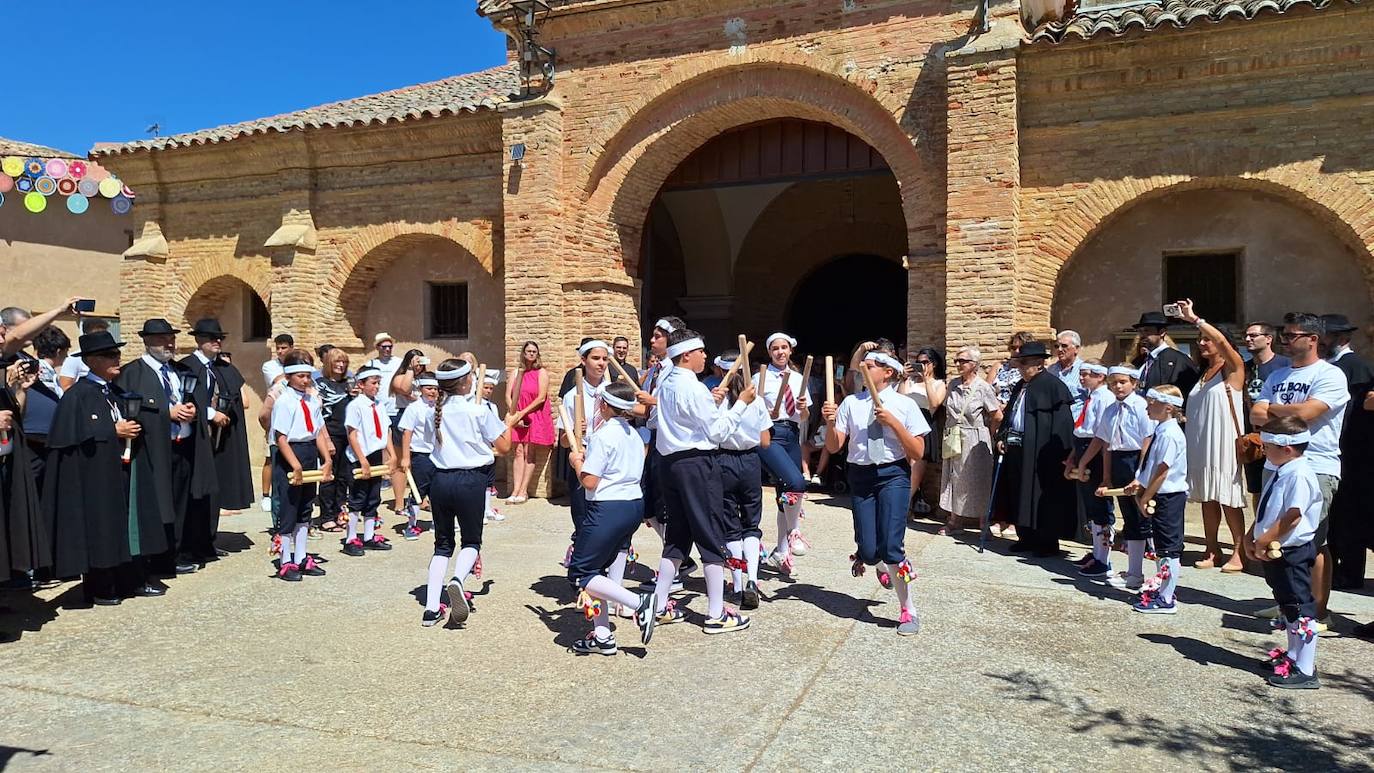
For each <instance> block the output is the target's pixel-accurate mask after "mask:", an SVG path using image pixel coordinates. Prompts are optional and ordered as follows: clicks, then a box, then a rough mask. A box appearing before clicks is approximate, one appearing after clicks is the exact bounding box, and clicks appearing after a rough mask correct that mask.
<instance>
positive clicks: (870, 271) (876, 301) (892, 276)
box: [787, 254, 907, 356]
mask: <svg viewBox="0 0 1374 773" xmlns="http://www.w3.org/2000/svg"><path fill="white" fill-rule="evenodd" d="M906 295H907V278H906V271H905V270H904V269H903V268H902V266H901V264H900V263H897V262H895V261H893V260H891V259H888V258H883V257H880V256H877V255H864V254H859V255H840V256H837V257H835V258H833V259H832V260H830V261H828V262H826V263H824V264H822V265H821V266H820V267H819V268H817V269H816V270H814V271H812V272H811V273H810V274H809V275H807V276H806V278H804V279H802V280H801V282H799V283H798V284H797V289H796V291H795V292H794V293H793V294H792V301H791V302H790V303H789V304H788V306H787V329H788V331H790V332H791V334H792V335H793V336H794V337H795V338H796V339H797V340H798V341H799V342H801V344H800V347H799V348H801V349H802V350H803V351H806V352H811V353H815V354H818V355H824V354H827V353H830V354H837V355H843V356H848V354H849V351H850V350H851V349H852V348H853V347H854V345H855V344H856V343H858V342H860V341H871V340H873V339H874V338H879V337H882V338H890V339H892V340H893V341H895V342H898V343H901V342H902V341H903V340H904V339H905V338H906V330H907V327H906Z"/></svg>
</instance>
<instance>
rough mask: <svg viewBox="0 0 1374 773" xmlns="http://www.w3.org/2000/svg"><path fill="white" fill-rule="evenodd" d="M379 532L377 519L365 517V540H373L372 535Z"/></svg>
mask: <svg viewBox="0 0 1374 773" xmlns="http://www.w3.org/2000/svg"><path fill="white" fill-rule="evenodd" d="M376 533H377V519H376V518H365V519H363V542H368V541H371V539H372V535H374V534H376Z"/></svg>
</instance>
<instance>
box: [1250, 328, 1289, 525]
mask: <svg viewBox="0 0 1374 773" xmlns="http://www.w3.org/2000/svg"><path fill="white" fill-rule="evenodd" d="M1278 340H1279V334H1278V331H1277V330H1275V329H1274V326H1273V325H1271V324H1269V323H1268V322H1251V323H1250V324H1248V325H1246V326H1245V349H1246V351H1248V352H1250V359H1248V360H1246V361H1245V395H1244V397H1245V422H1246V425H1247V426H1246V427H1245V431H1246V432H1249V431H1250V430H1251V429H1252V427H1250V426H1249V423H1250V408H1251V407H1252V406H1254V404H1255V401H1256V400H1258V399H1259V398H1260V393H1261V392H1263V391H1264V382H1265V381H1267V380H1269V377H1270V376H1272V375H1274V371H1276V370H1281V369H1284V368H1288V367H1290V366H1291V365H1292V364H1293V363H1291V362H1289V360H1288V358H1287V357H1285V356H1283V355H1282V354H1276V353H1275V352H1274V346H1275V344H1277V343H1278ZM1263 473H1264V460H1263V459H1258V460H1256V461H1253V462H1251V463H1249V464H1247V465H1245V490H1246V491H1249V492H1250V498H1251V499H1253V500H1254V506H1255V508H1256V509H1257V508H1259V495H1260V479H1261V477H1263Z"/></svg>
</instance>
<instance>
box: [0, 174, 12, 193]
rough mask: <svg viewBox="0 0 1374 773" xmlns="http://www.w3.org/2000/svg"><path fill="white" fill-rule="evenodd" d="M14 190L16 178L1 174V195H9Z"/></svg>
mask: <svg viewBox="0 0 1374 773" xmlns="http://www.w3.org/2000/svg"><path fill="white" fill-rule="evenodd" d="M12 190H14V178H13V177H10V176H9V175H7V174H3V173H0V193H9V192H10V191H12Z"/></svg>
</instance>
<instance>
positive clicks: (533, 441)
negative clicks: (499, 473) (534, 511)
mask: <svg viewBox="0 0 1374 773" xmlns="http://www.w3.org/2000/svg"><path fill="white" fill-rule="evenodd" d="M506 405H508V406H512V408H511V412H510V413H509V414H507V416H506V423H507V424H509V425H510V426H511V442H512V443H513V444H514V445H515V454H514V463H513V464H512V471H511V477H512V478H513V480H512V485H511V492H510V498H509V499H507V500H506V502H507V503H508V504H512V505H518V504H520V503H522V502H527V501H529V486H530V478H531V477H532V476H533V475H534V448H533V446H552V445H553V440H554V431H553V414H552V413H551V412H550V411H549V371H548V370H546V369H545V368H544V365H543V363H542V362H541V361H540V359H539V344H537V343H535V342H534V341H526V342H525V345H524V346H522V347H521V348H520V364H519V365H518V366H516V367H515V368H512V369H511V371H510V378H508V379H506Z"/></svg>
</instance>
